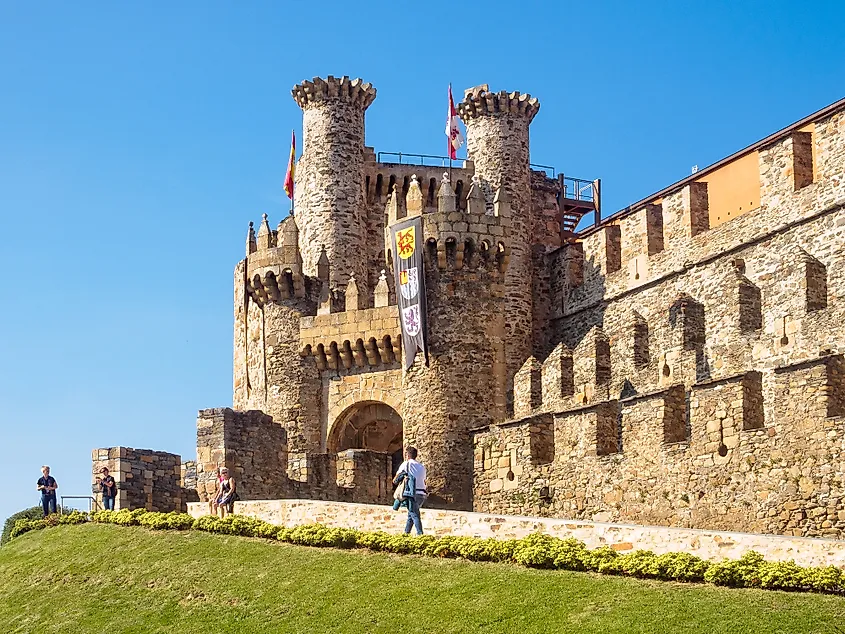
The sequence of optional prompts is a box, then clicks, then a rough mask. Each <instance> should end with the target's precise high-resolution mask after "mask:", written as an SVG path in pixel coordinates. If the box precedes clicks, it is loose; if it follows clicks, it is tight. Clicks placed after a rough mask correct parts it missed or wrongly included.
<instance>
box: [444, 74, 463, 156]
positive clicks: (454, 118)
mask: <svg viewBox="0 0 845 634" xmlns="http://www.w3.org/2000/svg"><path fill="white" fill-rule="evenodd" d="M446 136H447V137H449V158H450V159H456V158H458V156H457V154H456V153H455V152H456V150H457V149H458V148H459V147H461V146H462V145H463V144H464V135H463V134H461V128H460V127H459V126H458V112H457V111H456V110H455V102H454V100H453V99H452V84H449V114H448V116H447V118H446Z"/></svg>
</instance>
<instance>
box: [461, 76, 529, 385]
mask: <svg viewBox="0 0 845 634" xmlns="http://www.w3.org/2000/svg"><path fill="white" fill-rule="evenodd" d="M539 109H540V102H539V101H538V100H537V99H536V98H535V97H532V96H531V95H529V94H521V93H519V92H510V93H509V92H505V91H501V92H497V93H493V92H489V90H488V86H487V84H484V85H481V86H476V87H475V88H470V89H469V90H467V91H466V93H465V95H464V101H463V102H461V103H460V104H458V106H457V110H458V114H459V115H460V117H461V119H462V120H463V121H464V123H465V124H466V128H467V154H468V156H469V159H470V160H472V161H473V163H474V164H475V173H476V175H477V176H478V177H479V178H480V179H481V181H482V183H483V184H485V185H488V186H489V188H485V189H487V194H488V196H489V195H490V194H491V193H492V192H493V191H499V192H500V196H501V195H502V194H504V195H506V196H507V198H508V200H509V202H510V209H511V218H510V221H511V222H510V225H511V226H510V246H509V249H510V258H509V260H510V263H509V264H508V270H507V274H506V276H505V279H504V288H505V296H506V302H505V328H506V340H505V358H506V360H507V375H508V384H509V385H508V387H509V389H511V388H512V383H513V375H514V374H515V373H516V372H517V370H519V368H520V367H522V364H523V363H524V362H525V360H526V359H527V358H528V357H529V356H531V353H532V342H531V337H532V319H533V311H532V287H531V282H530V280H531V278H532V271H531V236H530V227H531V178H530V173H529V158H528V127H529V126H530V124H531V121H532V120H533V119H534V117H535V115H536V114H537V112H538V110H539Z"/></svg>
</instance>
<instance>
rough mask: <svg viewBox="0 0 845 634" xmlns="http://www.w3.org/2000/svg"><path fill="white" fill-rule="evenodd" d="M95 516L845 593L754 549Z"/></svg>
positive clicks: (843, 582)
mask: <svg viewBox="0 0 845 634" xmlns="http://www.w3.org/2000/svg"><path fill="white" fill-rule="evenodd" d="M88 519H89V518H88V516H86V515H85V514H84V513H79V512H74V513H71V514H70V515H63V516H58V519H49V518H48V519H47V520H19V521H18V522H17V523H16V525H15V528H14V529H13V530H12V536H13V537H16V536H17V535H20V534H22V533H25V532H27V531H30V530H37V529H39V528H45V527H46V526H52V525H55V524H78V523H81V522H84V521H87V520H88ZM90 521H93V522H98V523H101V524H118V525H120V526H145V527H147V528H151V529H154V530H188V529H193V530H200V531H206V532H209V533H218V534H222V535H242V536H245V537H261V538H265V539H273V540H277V541H281V542H287V543H290V544H298V545H301V546H318V547H320V546H322V547H332V548H366V549H369V550H373V551H380V552H389V553H396V554H414V555H422V556H425V557H451V558H462V559H467V560H469V561H493V562H508V563H515V564H519V565H522V566H527V567H529V568H547V569H556V570H574V571H591V572H598V573H602V574H611V575H624V576H630V577H638V578H642V579H663V580H669V581H682V582H707V583H713V584H715V585H718V586H731V587H735V588H766V589H780V590H804V591H815V592H827V593H842V592H843V591H845V574H843V572H842V571H841V570H840V569H839V568H837V567H836V566H825V567H802V566H798V565H797V564H796V563H795V562H794V561H787V562H773V561H766V560H765V559H763V556H762V555H760V554H759V553H757V552H754V551H750V552H748V553H746V554H745V555H743V557H742V558H740V559H738V560H726V561H720V562H710V561H706V560H704V559H701V558H699V557H696V556H694V555H689V554H687V553H666V554H663V555H655V554H654V553H653V552H651V551H646V550H637V551H634V552H632V553H628V554H624V555H620V554H619V553H618V552H616V551H615V550H613V549H612V548H610V547H608V546H602V547H601V548H596V549H594V550H588V549H587V547H586V545H585V544H584V543H583V542H580V541H578V540H577V539H574V538H570V539H559V538H557V537H551V536H550V535H543V534H540V533H535V534H532V535H529V536H528V537H523V538H522V539H511V540H497V539H493V538H488V539H482V538H479V537H454V536H446V537H434V536H432V535H422V536H410V535H392V534H388V533H383V532H366V531H359V530H355V529H351V528H328V527H326V526H323V525H321V524H311V525H306V526H297V527H295V528H286V527H283V526H276V525H274V524H269V523H267V522H264V521H262V520H259V519H256V518H252V517H244V516H241V515H230V516H228V517H226V518H225V519H220V518H217V517H214V516H211V515H207V516H205V517H200V518H197V519H194V518H193V517H191V516H190V515H188V514H186V513H152V512H147V511H144V510H143V509H138V510H135V511H126V510H123V511H98V512H96V513H93V514H92V515H91V517H90Z"/></svg>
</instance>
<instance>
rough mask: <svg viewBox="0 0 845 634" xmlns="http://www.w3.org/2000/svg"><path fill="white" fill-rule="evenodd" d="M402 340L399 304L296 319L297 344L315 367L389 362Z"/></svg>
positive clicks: (331, 367)
mask: <svg viewBox="0 0 845 634" xmlns="http://www.w3.org/2000/svg"><path fill="white" fill-rule="evenodd" d="M401 341H402V336H401V331H400V326H399V307H398V306H384V307H380V308H368V309H363V310H347V311H344V312H340V313H331V314H328V315H317V316H316V317H303V318H302V319H301V320H300V335H299V345H300V350H301V354H302V355H303V356H313V357H314V358H315V359H316V362H317V367H318V368H319V369H321V370H322V369H326V368H330V369H337V368H339V367H344V368H346V369H349V368H351V367H352V366H353V365H355V366H358V367H365V366H377V365H382V364H391V363H393V362H394V361H395V360H396V359H398V358H399V355H400V345H401Z"/></svg>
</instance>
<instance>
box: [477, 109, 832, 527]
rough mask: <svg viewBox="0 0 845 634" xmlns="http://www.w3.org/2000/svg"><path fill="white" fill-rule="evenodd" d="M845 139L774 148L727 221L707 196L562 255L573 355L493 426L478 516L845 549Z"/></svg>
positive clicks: (564, 349)
mask: <svg viewBox="0 0 845 634" xmlns="http://www.w3.org/2000/svg"><path fill="white" fill-rule="evenodd" d="M843 132H845V113H842V112H839V113H834V114H832V115H830V116H829V117H827V118H825V119H823V120H820V121H818V122H816V125H815V132H814V137H813V138H814V146H813V148H814V151H813V152H812V153H808V151H807V148H808V145H807V144H806V143H804V141H805V139H804V137H803V135H804V134H805V133H803V132H801V133H796V134H797V135H798V136H799V137H800V140H801V143H796V142H795V139H794V137H795V135H792V136H789V137H787V138H784V139H780V140H776V141H774V142H772V143H771V144H770V145H769V146H767V147H764V148H761V149H760V151H759V163H760V173H761V207H760V209H758V210H756V211H754V212H749V213H747V214H744V215H741V216H739V217H737V218H735V219H733V220H732V221H731V222H729V223H725V224H721V225H719V226H717V227H714V228H712V229H710V228H709V225H708V224H707V222H706V221H705V219H706V218H707V196H706V187H704V186H702V185H703V184H702V183H693V184H691V185H687V186H685V187H683V188H682V189H680V190H678V191H676V192H675V193H670V194H668V195H667V196H665V197H664V198H663V199H662V202H661V203H660V204H658V205H655V204H649V205H647V206H645V207H644V208H642V209H640V210H635V211H634V213H631V214H629V215H627V216H626V217H623V218H621V219H620V220H619V221H617V222H616V224H611V225H609V226H603V227H601V228H598V229H596V230H591V231H589V232H587V235H586V236H585V237H584V238H583V241H582V242H581V243H580V244H576V245H565V246H563V247H562V248H561V249H558V250H557V251H552V252H550V253H549V254H548V255H547V260H548V261H549V264H550V266H551V268H552V270H553V271H554V272H556V273H557V274H558V278H557V280H556V282H554V283H553V285H552V302H551V304H552V306H553V307H555V308H556V310H557V314H556V316H554V317H553V318H552V319H551V320H550V326H551V328H552V330H553V331H554V333H555V335H554V338H555V339H557V340H559V341H562V344H561V345H560V346H559V347H558V348H556V349H555V351H554V352H552V353H551V354H550V355H549V356H548V357H547V358H546V359H545V360H543V361H542V362H540V361H539V360H536V359H529V360H528V361H527V362H526V363H525V364H524V366H523V368H522V369H521V370H520V372H519V373H518V374H517V382H518V384H517V385H516V387H515V390H516V392H517V393H518V394H521V397H518V398H517V400H516V404H517V408H516V410H517V414H518V415H520V416H522V417H524V418H523V419H522V420H517V421H514V422H512V423H507V424H505V425H500V426H494V427H491V428H487V429H483V430H478V431H477V432H476V435H475V482H474V508H475V509H477V510H484V511H490V512H499V513H515V514H531V515H535V514H537V515H547V516H558V517H573V518H581V519H596V520H611V521H634V522H637V523H654V524H662V525H671V526H689V527H699V528H720V529H731V530H749V531H759V532H769V533H778V534H793V535H811V536H822V535H825V536H834V537H841V535H842V534H843V529H845V486H843V478H845V473H843V472H842V469H841V465H840V454H841V450H842V438H843V436H842V431H843V429H842V424H843V419H842V418H841V416H842V410H841V397H840V396H839V394H840V393H841V392H842V390H843V388H845V385H843V384H842V382H841V368H842V357H841V355H840V354H837V352H841V351H843V350H845V331H843V329H842V328H841V326H840V325H839V324H841V323H843V318H845V305H843V304H842V302H841V298H842V297H843V296H845V279H843V276H842V274H841V271H842V270H843V264H845V262H843V258H845V255H843V253H845V250H843V248H842V247H843V244H845V218H844V217H843V213H842V211H843V203H845V178H843V176H845V134H843ZM808 157H809V160H814V161H815V173H816V179H815V181H813V180H811V179H808V178H806V176H805V175H806V173H807V171H808V169H809V168H807V160H808ZM810 172H812V169H810ZM582 253H583V256H582V255H581V254H582ZM600 344H601V345H600ZM549 426H552V427H553V429H554V434H553V443H552V444H553V446H552V447H551V448H549V447H547V446H546V447H545V449H544V450H543V451H539V450H538V446H545V445H546V444H547V443H549V442H550V436H549V434H548V427H549ZM550 456H551V458H550Z"/></svg>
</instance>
